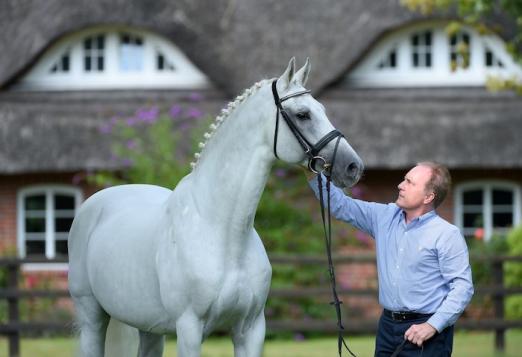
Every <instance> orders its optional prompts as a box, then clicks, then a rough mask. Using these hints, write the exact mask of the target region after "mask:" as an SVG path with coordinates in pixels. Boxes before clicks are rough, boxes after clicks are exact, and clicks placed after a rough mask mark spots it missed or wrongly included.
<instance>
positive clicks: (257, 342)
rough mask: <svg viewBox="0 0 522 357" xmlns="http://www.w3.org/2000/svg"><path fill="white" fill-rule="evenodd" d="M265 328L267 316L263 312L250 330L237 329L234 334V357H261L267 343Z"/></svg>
mask: <svg viewBox="0 0 522 357" xmlns="http://www.w3.org/2000/svg"><path fill="white" fill-rule="evenodd" d="M265 328H266V323H265V314H264V312H263V311H262V312H261V313H260V314H259V315H258V316H257V317H256V318H255V319H254V321H253V322H252V324H251V325H250V326H249V327H248V328H246V329H243V328H242V327H240V326H238V327H236V328H235V329H234V331H233V332H232V338H233V341H234V357H261V355H262V353H263V343H264V341H265Z"/></svg>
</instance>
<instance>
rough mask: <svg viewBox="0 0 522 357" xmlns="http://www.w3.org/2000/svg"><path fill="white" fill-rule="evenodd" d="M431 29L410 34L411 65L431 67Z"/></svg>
mask: <svg viewBox="0 0 522 357" xmlns="http://www.w3.org/2000/svg"><path fill="white" fill-rule="evenodd" d="M431 46H432V36H431V31H423V32H420V33H415V34H413V35H412V36H411V57H412V66H413V67H415V68H429V67H431V52H432V47H431Z"/></svg>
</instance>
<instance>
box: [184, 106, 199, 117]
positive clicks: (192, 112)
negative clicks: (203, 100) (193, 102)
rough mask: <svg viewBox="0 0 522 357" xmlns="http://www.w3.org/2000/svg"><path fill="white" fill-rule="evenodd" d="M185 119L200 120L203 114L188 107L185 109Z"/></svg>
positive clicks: (196, 109)
mask: <svg viewBox="0 0 522 357" xmlns="http://www.w3.org/2000/svg"><path fill="white" fill-rule="evenodd" d="M186 115H187V117H189V118H192V119H197V118H201V117H202V116H203V112H202V111H201V110H199V109H198V108H195V107H190V108H188V109H187V112H186Z"/></svg>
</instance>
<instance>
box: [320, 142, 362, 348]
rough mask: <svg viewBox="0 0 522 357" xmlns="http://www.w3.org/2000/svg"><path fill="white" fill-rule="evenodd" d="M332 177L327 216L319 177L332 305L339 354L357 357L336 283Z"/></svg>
mask: <svg viewBox="0 0 522 357" xmlns="http://www.w3.org/2000/svg"><path fill="white" fill-rule="evenodd" d="M340 140H341V137H338V138H337V141H336V143H335V149H334V152H333V157H332V163H331V165H330V169H332V168H333V165H334V163H335V156H336V154H337V148H338V146H339V141H340ZM330 176H331V175H328V176H326V196H327V206H326V211H327V214H326V215H325V207H324V200H323V179H322V175H321V174H318V175H317V184H318V187H319V202H320V205H321V218H322V220H323V230H324V236H325V245H326V256H327V257H328V273H329V275H330V285H331V287H332V296H333V301H332V302H331V303H330V304H331V305H333V306H334V308H335V313H336V315H337V349H338V352H339V357H342V353H343V346H344V347H345V348H346V350H347V351H348V352H349V353H350V354H351V355H352V356H353V357H356V356H355V355H354V354H353V352H352V351H351V350H350V348H349V347H348V344H347V343H346V341H345V339H344V336H343V332H344V326H343V322H342V314H341V304H342V303H343V302H342V301H341V300H340V299H339V296H338V294H337V286H336V283H335V269H334V264H333V259H332V216H331V211H330V183H331V178H330Z"/></svg>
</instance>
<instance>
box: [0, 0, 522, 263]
mask: <svg viewBox="0 0 522 357" xmlns="http://www.w3.org/2000/svg"><path fill="white" fill-rule="evenodd" d="M501 21H506V20H501ZM447 22H448V19H445V18H442V17H438V18H425V17H422V16H420V15H417V14H413V13H410V12H408V11H407V10H406V9H404V8H402V7H401V6H400V5H399V1H398V0H379V1H373V2H368V1H362V0H355V1H350V2H346V1H340V0H326V1H321V2H314V1H305V2H302V1H297V0H287V1H268V2H259V1H255V0H242V1H225V0H217V1H213V2H212V4H211V5H209V3H208V2H206V1H191V2H172V1H165V0H158V1H154V2H151V1H146V0H135V1H128V2H123V1H116V0H113V1H109V0H92V1H89V2H82V1H63V0H48V1H45V2H34V1H29V0H21V1H4V2H2V3H1V4H0V33H2V35H3V36H2V37H1V38H0V48H1V49H2V56H0V138H1V139H0V251H3V252H4V253H3V254H4V255H5V254H13V253H15V254H17V255H18V256H19V257H31V256H44V257H46V258H48V259H52V258H54V257H56V256H59V255H63V254H66V253H67V248H66V240H67V233H68V230H69V227H70V224H71V222H72V219H73V217H74V214H75V210H76V209H77V208H78V206H79V204H80V203H81V202H82V201H83V200H84V199H85V198H87V197H88V196H89V195H91V194H92V193H93V192H95V190H96V188H95V187H92V186H90V185H88V184H87V183H86V182H85V181H84V180H82V179H81V178H82V176H83V175H85V173H86V172H88V171H93V170H98V169H118V168H120V167H121V166H120V164H121V163H118V162H115V161H114V160H111V154H110V142H108V140H107V137H106V136H104V135H102V134H101V133H100V128H101V127H102V126H103V125H104V123H106V122H107V120H109V119H110V118H111V117H113V116H116V115H118V116H124V115H130V114H132V113H133V112H134V111H135V110H137V109H139V108H151V107H161V108H168V107H169V106H170V105H172V103H183V104H184V105H187V106H190V105H191V104H190V103H191V101H192V100H193V99H191V98H193V94H194V93H198V96H199V98H200V99H199V102H198V105H199V106H201V107H204V108H205V110H206V111H207V112H209V113H217V112H218V109H219V108H220V107H223V106H224V105H225V104H226V103H227V102H228V101H229V100H230V99H232V98H233V96H234V95H235V94H238V93H240V92H241V91H242V90H243V89H244V88H246V87H248V86H250V85H251V84H253V83H254V82H257V81H258V80H260V79H261V78H267V77H273V76H275V75H278V74H280V72H281V71H282V70H283V68H284V66H285V65H286V63H287V62H288V60H289V58H291V57H292V56H295V57H296V58H297V59H298V64H299V63H302V61H304V59H305V58H306V57H310V58H311V59H312V65H313V70H312V74H311V79H310V81H309V88H311V89H312V90H313V91H314V93H315V95H316V97H317V98H318V99H319V100H320V101H321V102H322V103H323V104H324V105H325V107H326V108H327V113H328V115H329V117H330V118H331V120H332V121H333V122H334V124H335V125H336V126H337V127H338V128H339V129H340V130H341V131H342V132H343V133H344V134H345V135H346V137H347V138H348V140H349V141H350V143H351V144H352V146H353V147H354V148H355V149H356V150H357V151H358V152H359V153H360V156H361V157H362V158H363V160H364V162H365V165H366V174H365V177H364V179H363V180H362V181H361V183H360V186H359V187H361V188H362V189H363V191H364V192H365V195H364V198H365V199H367V200H376V201H383V202H389V201H393V200H394V198H395V195H396V189H395V186H396V184H398V183H399V182H400V181H401V178H402V176H403V175H404V173H405V171H406V170H407V169H408V168H409V167H411V166H412V165H414V164H415V163H416V162H418V161H422V160H436V161H439V162H441V163H444V164H446V165H448V166H449V168H450V169H451V173H452V175H453V181H454V186H453V187H454V189H453V193H452V195H451V196H450V197H449V199H448V200H447V201H446V202H445V204H444V205H443V206H442V207H441V208H440V214H441V215H442V216H443V217H445V218H446V219H448V220H450V221H452V222H454V223H455V224H456V225H458V226H459V227H460V228H461V229H462V232H463V233H464V234H465V235H466V236H473V235H475V234H476V233H477V232H479V231H480V230H481V229H482V230H483V232H484V237H485V239H489V238H490V237H491V236H493V235H494V234H503V233H505V232H506V230H507V229H509V227H511V226H513V225H516V224H519V223H520V221H521V217H522V209H521V205H522V202H521V187H522V140H520V134H521V133H522V98H521V97H520V96H517V95H516V94H514V93H511V92H498V93H492V92H489V91H487V90H486V89H485V83H486V80H487V78H488V76H490V75H497V76H504V77H510V76H518V77H519V78H520V77H521V76H522V68H521V67H520V66H519V65H518V64H516V63H515V61H514V60H513V58H512V57H511V56H510V55H509V54H508V53H507V51H506V50H505V48H504V42H505V41H506V40H508V39H509V38H510V36H512V34H510V33H509V31H506V32H505V33H495V34H489V35H481V34H479V33H478V32H477V31H476V30H474V29H471V28H466V27H464V28H462V29H461V30H460V31H458V32H457V33H455V34H453V35H448V34H447V33H446V32H445V31H444V28H445V26H446V24H447ZM504 28H507V29H508V30H509V29H512V26H510V24H509V22H507V27H504ZM477 229H479V231H477ZM26 268H27V269H28V270H50V269H54V270H62V271H63V269H66V265H63V264H60V265H56V264H54V265H53V264H36V265H30V266H29V265H28V266H27V267H26Z"/></svg>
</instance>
